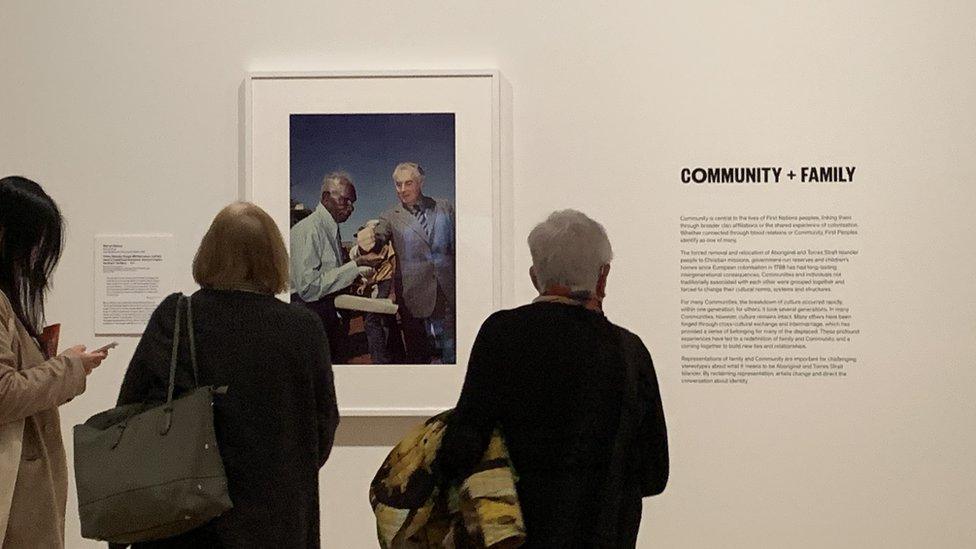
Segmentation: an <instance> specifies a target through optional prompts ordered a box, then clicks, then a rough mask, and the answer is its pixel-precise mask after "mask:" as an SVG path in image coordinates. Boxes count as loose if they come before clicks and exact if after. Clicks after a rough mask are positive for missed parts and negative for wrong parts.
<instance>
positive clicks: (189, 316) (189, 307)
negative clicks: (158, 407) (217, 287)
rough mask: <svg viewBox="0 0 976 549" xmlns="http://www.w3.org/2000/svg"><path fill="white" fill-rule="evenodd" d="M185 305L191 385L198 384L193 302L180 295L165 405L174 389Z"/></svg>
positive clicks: (177, 302)
mask: <svg viewBox="0 0 976 549" xmlns="http://www.w3.org/2000/svg"><path fill="white" fill-rule="evenodd" d="M184 303H186V324H187V326H186V329H187V335H188V336H189V340H190V366H191V367H192V368H193V385H194V386H198V385H199V384H200V379H199V377H200V374H199V371H198V370H197V348H196V339H195V338H194V335H193V300H192V299H191V298H189V297H187V296H185V295H183V294H180V297H179V299H178V300H177V301H176V321H175V322H174V323H173V351H172V354H171V355H170V361H169V386H168V388H167V390H166V403H167V404H169V403H170V402H172V401H173V392H174V391H175V389H176V367H177V365H178V363H179V358H180V325H181V324H182V315H183V304H184Z"/></svg>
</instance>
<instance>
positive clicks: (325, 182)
mask: <svg viewBox="0 0 976 549" xmlns="http://www.w3.org/2000/svg"><path fill="white" fill-rule="evenodd" d="M339 185H352V176H351V175H349V174H348V173H347V172H342V171H340V172H331V173H329V175H327V176H325V177H324V178H322V192H323V193H324V192H328V191H331V190H333V189H338V188H339Z"/></svg>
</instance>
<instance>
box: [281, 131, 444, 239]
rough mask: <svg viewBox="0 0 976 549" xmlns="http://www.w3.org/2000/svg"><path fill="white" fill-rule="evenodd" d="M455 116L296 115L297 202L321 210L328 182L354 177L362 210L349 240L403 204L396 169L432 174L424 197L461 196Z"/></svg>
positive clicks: (349, 228) (348, 227) (347, 229)
mask: <svg viewBox="0 0 976 549" xmlns="http://www.w3.org/2000/svg"><path fill="white" fill-rule="evenodd" d="M454 136H455V134H454V114H453V113H432V114H428V113H418V114H293V115H291V141H290V148H291V198H292V200H297V201H298V202H302V203H303V204H305V207H306V208H309V209H315V207H316V206H317V205H318V203H319V200H320V196H321V190H322V178H323V177H324V176H325V175H326V174H327V173H329V172H332V171H336V170H344V171H346V172H349V174H350V175H351V176H352V180H353V182H354V183H355V185H356V194H357V196H358V200H357V201H356V210H355V211H354V212H353V214H352V216H351V217H350V218H349V220H348V221H346V222H345V223H343V225H342V234H343V239H344V240H349V239H350V238H352V234H353V233H354V232H355V231H356V229H357V228H359V227H360V226H362V225H363V223H365V222H366V221H367V220H368V219H375V218H376V217H378V216H379V214H380V213H382V212H383V211H384V210H386V209H387V208H389V207H390V206H393V205H394V204H396V202H397V197H396V191H395V190H394V188H393V169H394V168H395V167H396V165H397V164H399V163H400V162H417V163H418V164H420V165H421V166H423V168H424V171H425V172H426V174H427V175H426V179H425V181H424V194H425V195H427V196H433V197H438V198H446V199H448V200H450V201H451V202H452V203H453V202H454V197H455V179H454V178H455V158H454Z"/></svg>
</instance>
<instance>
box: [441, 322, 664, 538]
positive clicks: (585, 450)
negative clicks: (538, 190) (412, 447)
mask: <svg viewBox="0 0 976 549" xmlns="http://www.w3.org/2000/svg"><path fill="white" fill-rule="evenodd" d="M627 361H631V363H632V364H635V365H637V368H636V369H635V370H636V374H637V377H638V378H639V380H634V381H633V382H631V383H628V381H627V379H628V373H627V368H626V366H625V364H626V363H627ZM632 371H633V370H632ZM634 385H636V387H635V386H634ZM495 425H498V426H499V427H501V430H502V433H503V434H504V436H505V439H506V442H507V443H508V449H509V454H510V456H511V460H512V465H513V467H514V469H515V472H516V474H517V475H518V478H519V481H518V486H517V490H518V497H519V502H520V504H521V507H522V512H523V515H524V517H525V527H526V533H527V543H526V545H525V547H526V548H533V547H539V548H541V547H547V548H548V547H560V548H574V547H580V548H582V547H587V548H589V547H595V546H600V547H604V546H609V547H633V546H634V544H635V543H636V538H637V529H638V527H639V526H640V517H641V497H643V496H649V495H654V494H658V493H660V492H661V491H663V490H664V487H665V485H666V483H667V479H668V448H667V434H666V429H665V423H664V412H663V408H662V405H661V396H660V392H659V389H658V384H657V378H656V376H655V373H654V366H653V364H652V362H651V356H650V354H649V353H648V352H647V349H646V348H645V347H644V345H643V343H641V341H640V338H638V337H637V336H636V335H634V334H632V333H630V332H628V331H627V330H624V329H623V328H621V327H619V326H616V325H614V324H612V323H611V322H609V321H608V320H607V319H606V317H605V316H604V315H603V314H602V313H600V312H594V311H591V310H589V309H586V308H584V307H581V306H575V305H567V304H562V303H535V304H531V305H526V306H523V307H519V308H517V309H513V310H509V311H500V312H498V313H495V314H493V315H492V316H490V317H489V318H488V319H487V320H486V321H485V323H484V324H483V325H482V327H481V330H480V332H479V333H478V337H477V339H476V341H475V344H474V347H473V349H472V351H471V358H470V360H469V362H468V370H467V375H466V377H465V381H464V388H463V389H462V391H461V396H460V398H459V400H458V404H457V408H456V410H455V414H454V416H453V418H452V421H451V423H450V424H449V426H448V428H447V432H446V434H445V437H444V441H443V445H442V447H441V450H440V453H439V456H440V462H439V466H440V470H441V472H442V474H443V475H444V477H445V478H457V477H460V476H464V475H465V474H467V473H468V472H469V471H470V468H471V467H473V466H474V463H475V461H476V460H477V459H478V458H479V457H480V456H481V453H482V452H483V451H484V448H485V445H486V444H487V441H488V437H489V435H490V434H491V431H492V429H493V428H494V426H495ZM622 427H623V428H622ZM615 446H618V448H619V449H618V451H617V453H616V455H618V457H619V459H617V460H616V461H617V462H618V465H619V467H612V466H611V463H612V462H613V461H614V459H613V456H614V455H615V454H614V447H615ZM611 500H613V501H611ZM607 509H610V510H611V515H612V516H603V515H606V513H605V510H607ZM601 512H603V515H601ZM600 517H602V518H600ZM597 539H599V540H602V541H601V542H600V543H597V542H596V541H595V540H597Z"/></svg>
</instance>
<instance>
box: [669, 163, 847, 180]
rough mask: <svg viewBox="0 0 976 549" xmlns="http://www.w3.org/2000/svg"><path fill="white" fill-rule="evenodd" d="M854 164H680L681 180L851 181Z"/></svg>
mask: <svg viewBox="0 0 976 549" xmlns="http://www.w3.org/2000/svg"><path fill="white" fill-rule="evenodd" d="M856 169H857V167H856V166H801V167H800V168H799V169H798V170H797V169H793V168H790V169H789V171H787V172H786V173H783V168H782V167H781V166H780V167H770V166H764V167H749V168H742V167H739V168H730V167H720V168H700V167H698V168H681V182H682V183H697V184H705V183H780V182H786V183H789V182H796V183H853V182H854V171H855V170H856Z"/></svg>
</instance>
